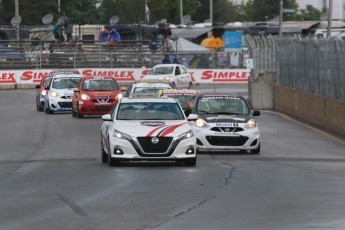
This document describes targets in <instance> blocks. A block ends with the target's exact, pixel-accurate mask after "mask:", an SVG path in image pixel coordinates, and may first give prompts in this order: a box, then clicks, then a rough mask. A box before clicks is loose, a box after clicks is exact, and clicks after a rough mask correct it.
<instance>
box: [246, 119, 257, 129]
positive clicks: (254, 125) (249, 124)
mask: <svg viewBox="0 0 345 230" xmlns="http://www.w3.org/2000/svg"><path fill="white" fill-rule="evenodd" d="M246 126H247V128H248V129H252V128H255V127H256V121H255V120H254V119H250V120H249V121H248V122H247V125H246Z"/></svg>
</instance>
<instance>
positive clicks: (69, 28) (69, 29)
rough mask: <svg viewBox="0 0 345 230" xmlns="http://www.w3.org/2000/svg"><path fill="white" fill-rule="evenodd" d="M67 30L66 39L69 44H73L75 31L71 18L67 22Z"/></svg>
mask: <svg viewBox="0 0 345 230" xmlns="http://www.w3.org/2000/svg"><path fill="white" fill-rule="evenodd" d="M65 32H66V41H67V42H68V46H69V47H71V46H72V33H73V24H72V23H70V21H69V20H66V22H65Z"/></svg>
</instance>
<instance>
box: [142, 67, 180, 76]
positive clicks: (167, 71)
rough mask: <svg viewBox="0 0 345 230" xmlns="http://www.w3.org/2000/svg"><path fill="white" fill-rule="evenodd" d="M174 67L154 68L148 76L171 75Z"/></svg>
mask: <svg viewBox="0 0 345 230" xmlns="http://www.w3.org/2000/svg"><path fill="white" fill-rule="evenodd" d="M173 71H174V67H172V66H158V67H154V68H152V69H151V70H150V72H149V73H148V74H149V75H159V74H172V73H173Z"/></svg>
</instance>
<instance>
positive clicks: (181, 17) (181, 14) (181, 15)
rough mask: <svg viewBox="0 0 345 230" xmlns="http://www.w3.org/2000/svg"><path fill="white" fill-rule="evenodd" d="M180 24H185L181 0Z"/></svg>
mask: <svg viewBox="0 0 345 230" xmlns="http://www.w3.org/2000/svg"><path fill="white" fill-rule="evenodd" d="M180 24H181V25H182V24H183V1H182V0H180Z"/></svg>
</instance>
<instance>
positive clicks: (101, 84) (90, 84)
mask: <svg viewBox="0 0 345 230" xmlns="http://www.w3.org/2000/svg"><path fill="white" fill-rule="evenodd" d="M82 89H83V90H85V91H113V90H119V87H118V86H117V84H116V83H115V81H113V80H110V79H109V80H104V79H102V80H96V79H90V80H85V81H84V82H83V85H82Z"/></svg>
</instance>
